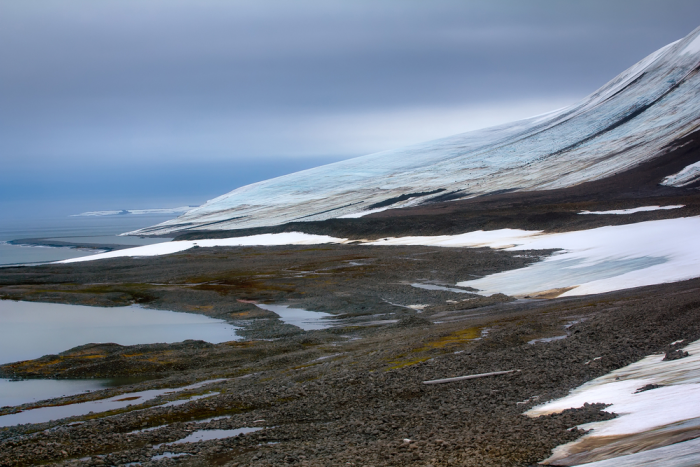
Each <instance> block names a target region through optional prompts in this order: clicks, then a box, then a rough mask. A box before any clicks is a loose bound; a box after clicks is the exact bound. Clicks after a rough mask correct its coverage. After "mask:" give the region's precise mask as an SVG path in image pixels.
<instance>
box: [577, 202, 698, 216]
mask: <svg viewBox="0 0 700 467" xmlns="http://www.w3.org/2000/svg"><path fill="white" fill-rule="evenodd" d="M682 207H685V204H674V205H671V206H642V207H639V208H631V209H616V210H612V211H581V212H579V214H634V213H635V212H646V211H664V210H667V209H679V208H682Z"/></svg>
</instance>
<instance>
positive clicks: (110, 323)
mask: <svg viewBox="0 0 700 467" xmlns="http://www.w3.org/2000/svg"><path fill="white" fill-rule="evenodd" d="M236 329H237V328H236V327H235V326H231V325H230V324H228V323H226V322H225V321H222V320H218V319H212V318H208V317H206V316H202V315H195V314H191V313H176V312H172V311H164V310H152V309H148V308H141V307H139V306H128V307H115V308H103V307H92V306H78V305H62V304H56V303H33V302H14V301H10V300H0V364H2V363H9V362H15V361H20V360H29V359H34V358H38V357H41V356H42V355H47V354H57V353H59V352H63V351H65V350H68V349H70V348H73V347H76V346H79V345H83V344H88V343H104V342H114V343H117V344H121V345H135V344H149V343H158V342H163V343H171V342H181V341H183V340H186V339H199V340H203V341H207V342H211V343H214V344H216V343H220V342H227V341H232V340H236V339H238V336H236Z"/></svg>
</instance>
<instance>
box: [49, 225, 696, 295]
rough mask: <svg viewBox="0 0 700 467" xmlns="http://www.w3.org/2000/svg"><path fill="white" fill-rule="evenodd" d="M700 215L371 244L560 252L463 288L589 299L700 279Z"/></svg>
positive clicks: (292, 241) (268, 238) (270, 240)
mask: <svg viewBox="0 0 700 467" xmlns="http://www.w3.org/2000/svg"><path fill="white" fill-rule="evenodd" d="M699 231H700V217H682V218H677V219H665V220H658V221H648V222H638V223H634V224H627V225H620V226H608V227H600V228H596V229H590V230H580V231H574V232H564V233H551V234H544V233H542V232H540V231H526V230H517V229H501V230H492V231H477V232H469V233H465V234H461V235H440V236H432V237H397V238H385V239H380V240H375V241H368V242H365V243H366V244H369V245H377V246H390V245H416V246H437V247H447V248H458V247H471V248H475V247H490V248H498V249H505V250H508V251H520V250H551V249H560V250H561V251H558V252H555V253H554V254H552V255H551V256H548V257H546V258H545V259H544V260H543V261H539V262H536V263H534V264H531V265H530V266H528V267H525V268H521V269H515V270H511V271H506V272H501V273H497V274H493V275H490V276H486V277H483V278H480V279H475V280H468V281H464V282H459V283H458V284H457V285H460V286H463V287H474V288H476V289H478V290H479V291H480V292H479V293H482V294H484V295H491V294H494V293H505V294H507V295H514V296H527V295H530V294H534V293H537V292H543V291H549V290H553V289H568V290H564V291H563V292H562V293H561V296H573V295H587V294H594V293H602V292H610V291H614V290H621V289H627V288H631V287H641V286H645V285H654V284H661V283H666V282H675V281H681V280H686V279H692V278H694V277H699V276H700V237H698V235H697V232H699ZM348 242H349V240H348V239H343V238H335V237H329V236H325V235H310V234H304V233H300V232H290V233H280V234H263V235H253V236H249V237H235V238H226V239H211V240H188V241H174V242H164V243H157V244H154V245H146V246H140V247H136V248H129V249H124V250H117V251H111V252H108V253H101V254H97V255H93V256H85V257H81V258H73V259H68V260H65V261H61V262H62V263H76V262H83V261H95V260H100V259H108V258H119V257H148V256H159V255H166V254H172V253H177V252H181V251H185V250H188V249H190V248H193V247H215V246H271V245H314V244H323V243H335V244H344V243H348Z"/></svg>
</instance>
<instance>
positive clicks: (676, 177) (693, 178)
mask: <svg viewBox="0 0 700 467" xmlns="http://www.w3.org/2000/svg"><path fill="white" fill-rule="evenodd" d="M698 179H700V162H696V163H695V164H690V165H688V166H686V167H684V168H683V170H681V171H680V172H678V173H675V174H673V175H669V176H668V177H666V178H664V179H663V181H662V182H661V184H662V185H666V186H675V187H678V188H680V187H683V186H686V185H690V184H691V183H695V182H697V181H698Z"/></svg>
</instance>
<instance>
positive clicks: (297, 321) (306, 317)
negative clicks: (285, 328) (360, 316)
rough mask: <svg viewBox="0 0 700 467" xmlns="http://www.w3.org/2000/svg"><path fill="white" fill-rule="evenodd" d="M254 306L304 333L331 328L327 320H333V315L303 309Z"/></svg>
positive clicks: (284, 306) (283, 306) (280, 306)
mask: <svg viewBox="0 0 700 467" xmlns="http://www.w3.org/2000/svg"><path fill="white" fill-rule="evenodd" d="M256 306H257V307H258V308H262V309H263V310H267V311H272V312H273V313H276V314H277V315H278V316H279V317H280V319H281V320H282V321H284V322H285V323H287V324H292V325H294V326H297V327H299V328H301V329H303V330H304V331H313V330H315V329H325V328H328V327H331V326H333V323H332V322H330V321H329V320H328V319H329V318H333V315H331V314H330V313H323V312H322V311H309V310H304V309H303V308H290V307H289V306H288V305H265V304H262V303H258V304H256Z"/></svg>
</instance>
